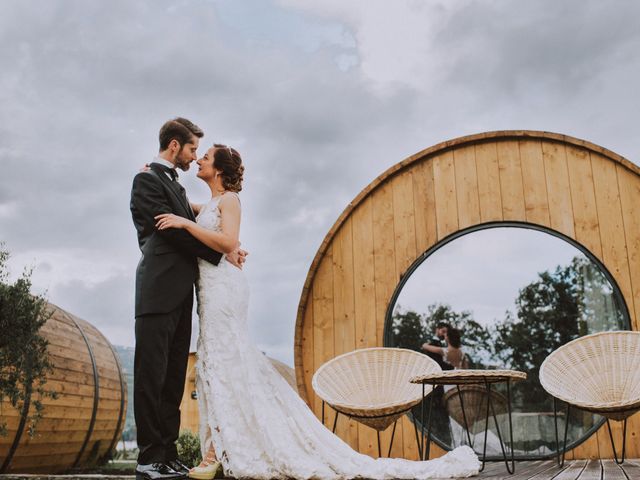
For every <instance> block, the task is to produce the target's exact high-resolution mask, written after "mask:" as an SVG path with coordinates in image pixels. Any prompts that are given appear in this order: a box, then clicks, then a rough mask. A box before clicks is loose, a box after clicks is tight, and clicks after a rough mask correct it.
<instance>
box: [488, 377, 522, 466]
mask: <svg viewBox="0 0 640 480" xmlns="http://www.w3.org/2000/svg"><path fill="white" fill-rule="evenodd" d="M509 383H510V382H509V381H507V406H508V414H509V430H510V432H509V433H510V441H511V445H510V446H509V447H510V449H511V466H509V459H508V458H507V451H506V449H505V446H504V441H503V440H502V434H501V433H500V425H498V417H497V416H496V411H495V408H494V407H493V402H492V401H491V384H490V383H489V382H487V381H486V380H485V386H486V388H487V403H489V405H490V406H491V414H492V415H493V422H494V423H495V426H496V433H497V434H498V440H499V441H500V448H501V450H502V457H503V458H504V464H505V466H506V467H507V472H509V473H510V474H513V472H515V468H516V462H515V457H514V452H513V425H512V424H511V388H510V386H509Z"/></svg>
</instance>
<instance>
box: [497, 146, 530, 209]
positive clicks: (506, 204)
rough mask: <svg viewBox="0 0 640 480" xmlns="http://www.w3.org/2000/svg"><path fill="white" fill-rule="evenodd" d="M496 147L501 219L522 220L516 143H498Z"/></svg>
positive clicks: (522, 204) (521, 195) (521, 199)
mask: <svg viewBox="0 0 640 480" xmlns="http://www.w3.org/2000/svg"><path fill="white" fill-rule="evenodd" d="M496 147H497V149H498V167H499V171H500V195H501V198H502V215H503V218H504V220H522V219H524V218H526V217H525V205H524V189H523V186H522V167H521V165H520V148H519V146H518V142H516V141H505V142H499V143H498V144H497V145H496Z"/></svg>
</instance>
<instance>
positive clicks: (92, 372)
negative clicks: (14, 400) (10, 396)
mask: <svg viewBox="0 0 640 480" xmlns="http://www.w3.org/2000/svg"><path fill="white" fill-rule="evenodd" d="M48 308H49V309H50V311H51V312H52V315H51V317H50V318H49V320H48V321H47V322H46V323H45V324H44V325H43V327H42V328H41V330H40V333H41V334H42V336H43V337H45V338H46V339H47V340H48V342H49V346H48V352H49V358H50V360H51V363H52V364H53V372H52V373H50V374H49V375H48V377H47V383H46V388H47V389H48V390H52V391H55V392H57V393H58V398H56V399H51V398H45V399H43V400H42V403H43V406H44V408H43V412H42V418H41V419H40V421H39V422H38V424H37V426H36V430H35V436H33V437H31V436H30V435H29V434H28V432H27V431H26V426H25V423H24V421H23V419H24V418H25V416H26V415H27V414H28V413H27V412H28V410H25V409H23V410H22V411H17V410H16V409H15V408H13V407H12V406H11V405H10V404H9V403H8V402H6V401H4V402H3V403H2V404H1V405H0V412H2V417H3V420H5V421H6V422H7V428H8V435H6V436H0V473H49V474H51V473H58V472H63V471H65V470H69V469H71V468H87V467H91V466H94V465H96V464H98V463H100V462H102V461H103V460H104V459H105V458H107V457H108V455H109V454H110V452H111V451H112V450H113V449H114V448H115V446H116V443H117V441H118V440H119V439H120V436H121V434H122V429H123V427H124V421H125V414H126V405H127V384H126V380H125V378H124V374H123V371H122V368H121V366H120V362H119V360H118V356H117V354H116V352H115V350H114V349H113V347H112V345H111V344H110V343H109V341H108V340H107V339H106V338H105V337H104V335H102V333H100V332H99V331H98V329H96V328H95V327H94V326H93V325H91V324H89V323H88V322H86V321H84V320H81V319H80V318H78V317H76V316H74V315H72V314H71V313H69V312H66V311H64V310H62V309H61V308H59V307H56V306H55V305H52V304H49V305H48ZM33 400H34V399H31V401H33ZM25 405H26V407H27V408H29V403H27V402H25Z"/></svg>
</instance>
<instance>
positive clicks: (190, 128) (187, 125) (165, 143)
mask: <svg viewBox="0 0 640 480" xmlns="http://www.w3.org/2000/svg"><path fill="white" fill-rule="evenodd" d="M203 136H204V132H203V131H202V129H201V128H200V127H198V126H197V125H196V124H195V123H193V122H191V121H189V120H187V119H186V118H182V117H177V118H174V119H172V120H169V121H168V122H166V123H165V124H164V125H162V128H160V135H159V140H160V151H161V152H162V151H164V150H166V149H167V148H169V144H170V143H171V140H174V139H175V140H177V141H178V143H179V144H180V146H182V145H185V144H187V143H189V142H190V141H191V139H192V138H193V137H198V138H202V137H203Z"/></svg>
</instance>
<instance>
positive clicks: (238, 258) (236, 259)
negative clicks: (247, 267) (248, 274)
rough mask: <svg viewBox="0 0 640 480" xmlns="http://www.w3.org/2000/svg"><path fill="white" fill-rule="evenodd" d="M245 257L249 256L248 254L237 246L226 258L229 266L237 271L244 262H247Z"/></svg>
mask: <svg viewBox="0 0 640 480" xmlns="http://www.w3.org/2000/svg"><path fill="white" fill-rule="evenodd" d="M247 255H249V252H247V251H246V250H243V249H241V248H240V246H238V248H236V249H235V250H234V251H233V252H231V253H227V255H226V257H227V260H228V261H229V263H231V265H235V266H236V267H238V268H239V269H242V266H243V265H244V262H246V260H247Z"/></svg>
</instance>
